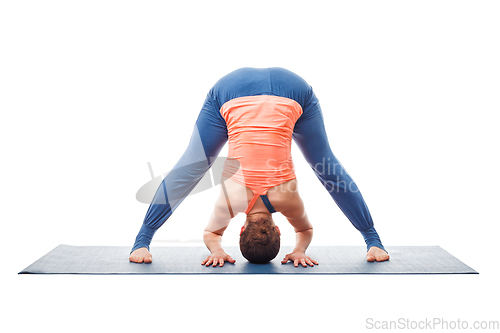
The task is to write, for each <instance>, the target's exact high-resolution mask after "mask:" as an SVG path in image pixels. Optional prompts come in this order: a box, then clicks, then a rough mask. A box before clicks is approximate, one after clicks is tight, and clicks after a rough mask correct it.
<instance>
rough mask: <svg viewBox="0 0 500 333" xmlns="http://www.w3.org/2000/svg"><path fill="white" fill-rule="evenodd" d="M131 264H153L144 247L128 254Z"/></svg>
mask: <svg viewBox="0 0 500 333" xmlns="http://www.w3.org/2000/svg"><path fill="white" fill-rule="evenodd" d="M128 260H130V261H131V262H136V263H138V264H140V263H142V262H144V263H146V264H150V263H151V262H153V256H152V255H151V253H149V251H148V249H147V248H145V247H141V248H139V249H137V250H135V251H134V252H132V253H131V254H130V258H128Z"/></svg>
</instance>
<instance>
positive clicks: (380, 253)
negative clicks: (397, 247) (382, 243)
mask: <svg viewBox="0 0 500 333" xmlns="http://www.w3.org/2000/svg"><path fill="white" fill-rule="evenodd" d="M366 260H367V261H375V260H376V261H386V260H389V255H388V254H387V252H385V251H384V250H382V249H381V248H380V247H376V246H372V247H370V249H369V250H368V253H367V254H366Z"/></svg>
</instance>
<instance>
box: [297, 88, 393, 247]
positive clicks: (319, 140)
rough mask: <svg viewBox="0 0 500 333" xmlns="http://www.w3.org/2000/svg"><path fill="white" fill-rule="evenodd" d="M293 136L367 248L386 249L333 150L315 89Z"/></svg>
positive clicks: (350, 179)
mask: <svg viewBox="0 0 500 333" xmlns="http://www.w3.org/2000/svg"><path fill="white" fill-rule="evenodd" d="M293 139H294V141H295V142H296V143H297V145H298V146H299V148H300V150H301V152H302V154H303V155H304V157H305V159H306V160H307V162H308V163H309V165H310V166H311V168H312V169H313V171H314V172H315V174H316V176H317V177H318V179H319V180H320V181H321V183H322V184H323V186H324V187H325V188H326V189H327V191H328V193H330V196H331V197H332V198H333V200H334V201H335V202H336V203H337V205H338V206H339V208H340V209H341V210H342V212H343V213H344V214H345V215H346V216H347V218H348V219H349V220H350V221H351V223H352V224H353V225H354V227H355V228H356V229H358V230H359V231H360V232H361V234H362V235H363V237H364V239H365V242H366V245H367V248H368V250H369V249H370V247H372V246H376V247H379V248H381V249H383V250H384V251H385V249H384V247H383V246H382V242H381V241H380V238H379V236H378V234H377V231H376V230H375V228H374V226H373V221H372V217H371V215H370V212H369V210H368V207H367V205H366V203H365V201H364V199H363V197H362V195H361V192H360V191H359V189H358V187H357V186H356V184H355V183H354V181H353V180H352V178H351V176H349V174H348V173H347V171H346V170H345V169H344V167H343V166H342V164H340V162H339V160H338V159H337V158H336V157H335V155H334V154H333V152H332V150H331V149H330V144H329V143H328V138H327V135H326V130H325V124H324V122H323V114H322V112H321V108H320V105H319V101H318V99H317V97H316V96H315V95H314V92H312V93H311V97H310V99H309V101H308V103H306V105H304V107H303V114H302V116H301V117H300V118H299V119H298V120H297V122H296V124H295V128H294V133H293ZM386 252H387V251H386Z"/></svg>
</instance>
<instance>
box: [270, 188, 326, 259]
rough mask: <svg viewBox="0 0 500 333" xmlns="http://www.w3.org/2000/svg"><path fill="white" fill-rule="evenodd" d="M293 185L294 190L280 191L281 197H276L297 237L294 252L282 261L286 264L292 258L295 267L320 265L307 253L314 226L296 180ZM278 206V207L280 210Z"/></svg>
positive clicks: (278, 205) (280, 209)
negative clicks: (297, 187)
mask: <svg viewBox="0 0 500 333" xmlns="http://www.w3.org/2000/svg"><path fill="white" fill-rule="evenodd" d="M291 185H295V188H294V190H293V191H285V192H281V193H279V198H278V197H277V198H276V199H278V203H277V205H276V206H277V207H278V208H279V211H280V212H281V214H283V216H285V217H286V219H287V220H288V222H289V223H290V224H291V225H292V226H293V228H294V230H295V238H296V244H295V248H294V249H293V251H292V253H289V254H287V255H286V256H285V258H284V259H283V260H282V261H281V263H282V264H285V263H287V262H288V260H291V261H293V264H294V266H295V267H297V266H298V265H299V264H301V265H302V266H304V267H307V265H310V266H314V265H318V262H317V261H316V260H314V259H311V258H310V257H309V256H307V255H306V250H307V248H308V247H309V244H310V243H311V240H312V237H313V226H312V224H311V222H309V219H308V217H307V213H306V211H305V208H304V202H303V201H302V198H301V197H300V195H299V192H298V191H297V189H296V185H297V184H296V180H295V184H291ZM270 200H271V199H270ZM278 208H276V209H277V210H278Z"/></svg>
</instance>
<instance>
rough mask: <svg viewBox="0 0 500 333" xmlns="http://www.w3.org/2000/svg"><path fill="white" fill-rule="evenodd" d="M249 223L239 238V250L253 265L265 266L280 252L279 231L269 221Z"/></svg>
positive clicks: (258, 220) (259, 220) (262, 220)
mask: <svg viewBox="0 0 500 333" xmlns="http://www.w3.org/2000/svg"><path fill="white" fill-rule="evenodd" d="M247 221H249V223H248V225H247V227H246V228H245V230H243V232H242V233H241V236H240V250H241V254H242V255H243V257H245V259H246V260H248V261H250V262H251V263H254V264H265V263H267V262H269V261H271V260H273V259H274V258H275V257H276V256H277V255H278V252H279V250H280V234H279V231H278V230H277V229H276V228H275V227H274V225H273V224H271V221H272V220H270V219H257V220H254V221H251V220H250V219H248V218H247Z"/></svg>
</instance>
